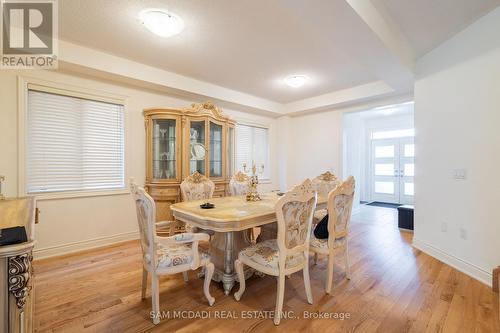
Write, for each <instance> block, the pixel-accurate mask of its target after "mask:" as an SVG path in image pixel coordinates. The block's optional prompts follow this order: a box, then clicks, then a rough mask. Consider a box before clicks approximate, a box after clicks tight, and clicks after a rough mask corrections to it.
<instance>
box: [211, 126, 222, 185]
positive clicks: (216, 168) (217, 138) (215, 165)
mask: <svg viewBox="0 0 500 333" xmlns="http://www.w3.org/2000/svg"><path fill="white" fill-rule="evenodd" d="M222 135H223V134H222V125H218V124H216V123H213V122H210V160H209V166H210V177H222Z"/></svg>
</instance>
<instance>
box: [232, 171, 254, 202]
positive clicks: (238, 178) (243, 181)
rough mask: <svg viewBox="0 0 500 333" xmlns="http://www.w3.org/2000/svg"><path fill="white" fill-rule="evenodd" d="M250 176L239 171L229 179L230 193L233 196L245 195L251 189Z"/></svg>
mask: <svg viewBox="0 0 500 333" xmlns="http://www.w3.org/2000/svg"><path fill="white" fill-rule="evenodd" d="M250 181H251V179H250V177H249V176H248V175H246V174H245V173H243V172H241V171H238V172H237V173H235V174H234V175H233V177H231V180H230V181H229V193H230V194H231V195H232V196H236V195H245V194H247V193H248V191H249V190H250Z"/></svg>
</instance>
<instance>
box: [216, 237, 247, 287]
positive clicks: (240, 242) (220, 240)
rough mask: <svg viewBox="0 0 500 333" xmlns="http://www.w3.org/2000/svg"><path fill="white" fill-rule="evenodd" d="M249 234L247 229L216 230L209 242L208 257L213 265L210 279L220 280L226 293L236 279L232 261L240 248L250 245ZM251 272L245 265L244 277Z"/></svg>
mask: <svg viewBox="0 0 500 333" xmlns="http://www.w3.org/2000/svg"><path fill="white" fill-rule="evenodd" d="M249 236H250V235H249V231H248V230H244V231H233V232H216V233H215V235H214V237H213V238H212V241H211V242H210V250H209V252H210V257H211V260H212V262H213V264H214V265H215V271H214V275H213V276H212V280H214V281H216V282H222V285H223V287H224V293H225V294H226V295H228V294H229V293H230V291H231V289H232V288H233V287H234V284H235V281H238V276H237V274H236V272H235V271H234V261H235V260H236V258H237V257H238V253H239V252H240V251H241V250H242V249H244V248H245V247H247V246H250V245H251V243H250V237H249ZM252 273H253V270H251V269H250V267H245V278H249V277H250V276H251V275H252Z"/></svg>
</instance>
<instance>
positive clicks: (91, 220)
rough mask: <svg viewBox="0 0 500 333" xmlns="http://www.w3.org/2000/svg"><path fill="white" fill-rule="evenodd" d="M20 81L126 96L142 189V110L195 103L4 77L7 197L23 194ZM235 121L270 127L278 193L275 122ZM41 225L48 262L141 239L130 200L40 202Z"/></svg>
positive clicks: (2, 160) (1, 117) (0, 103)
mask: <svg viewBox="0 0 500 333" xmlns="http://www.w3.org/2000/svg"><path fill="white" fill-rule="evenodd" d="M18 75H22V76H29V77H34V78H38V79H43V80H47V81H52V82H56V83H58V84H64V85H68V86H74V87H79V88H83V89H92V90H97V91H104V92H107V93H110V94H117V95H122V96H127V106H126V159H127V165H126V167H127V174H128V176H129V177H135V179H136V181H137V182H139V183H141V184H143V183H144V178H145V132H144V121H143V116H142V110H143V109H144V108H149V107H158V106H161V107H185V106H187V105H189V104H190V103H191V102H192V101H188V100H183V99H180V98H177V97H173V96H168V95H162V94H159V93H153V92H148V91H146V90H141V89H135V88H131V87H128V86H121V85H118V84H114V83H109V82H102V81H98V80H93V79H88V78H82V77H79V76H76V75H69V74H61V73H56V72H48V71H31V70H29V71H28V70H24V71H0V174H1V175H5V176H6V177H7V181H6V191H5V192H6V194H7V196H17V195H18V191H17V187H18V144H17V142H18V120H17V117H18V102H17V100H18V97H17V95H18V92H17V89H18V83H17V81H18V78H17V77H18ZM224 112H225V113H227V114H228V115H229V116H231V117H232V118H234V119H236V120H242V119H243V120H247V121H251V122H255V123H260V124H264V125H266V124H267V125H269V126H270V141H271V161H270V163H271V165H270V168H271V169H272V172H271V183H269V184H262V185H261V186H262V189H263V190H270V189H276V188H279V184H278V180H277V166H278V162H277V160H276V159H275V158H274V156H275V155H276V153H275V152H276V145H277V135H276V133H277V128H276V120H274V119H272V118H268V117H263V116H257V115H253V114H250V113H244V112H238V111H235V110H228V109H224ZM38 205H39V208H40V210H41V215H40V224H39V225H37V227H36V237H37V240H38V243H37V245H36V251H37V252H36V255H37V256H38V257H40V256H48V255H54V254H60V253H63V252H67V251H74V250H78V249H82V248H86V247H92V246H98V245H102V244H107V243H110V242H116V241H120V240H124V239H130V238H135V237H137V228H136V220H135V208H134V206H133V201H132V198H131V197H130V195H129V194H125V195H123V194H122V195H109V196H97V197H87V198H68V199H55V200H46V201H40V202H39V204H38Z"/></svg>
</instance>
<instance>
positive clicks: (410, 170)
mask: <svg viewBox="0 0 500 333" xmlns="http://www.w3.org/2000/svg"><path fill="white" fill-rule="evenodd" d="M399 160H400V167H399V170H400V173H399V178H400V198H399V202H400V203H401V204H405V205H412V204H413V197H414V195H415V194H414V186H415V184H414V176H415V144H414V139H413V138H406V139H400V158H399Z"/></svg>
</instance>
